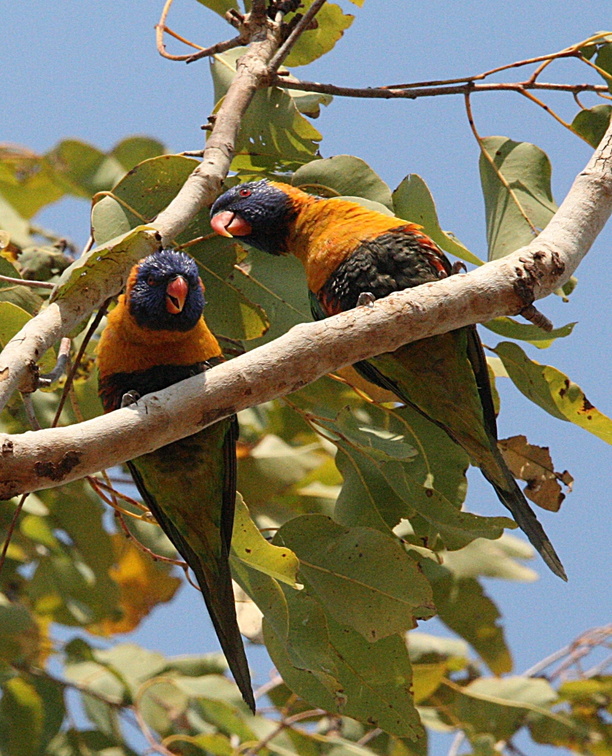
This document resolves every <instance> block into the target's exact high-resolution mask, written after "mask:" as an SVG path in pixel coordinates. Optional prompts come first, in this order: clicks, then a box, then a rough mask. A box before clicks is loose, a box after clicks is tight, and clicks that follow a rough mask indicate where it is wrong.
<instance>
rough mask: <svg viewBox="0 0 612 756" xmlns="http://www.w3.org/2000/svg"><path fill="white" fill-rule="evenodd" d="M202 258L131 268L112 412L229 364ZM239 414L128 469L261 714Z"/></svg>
mask: <svg viewBox="0 0 612 756" xmlns="http://www.w3.org/2000/svg"><path fill="white" fill-rule="evenodd" d="M204 304H205V299H204V287H203V285H202V281H201V280H200V277H199V275H198V269H197V265H196V263H195V261H194V260H193V259H192V258H191V257H189V256H188V255H186V254H185V253H183V252H177V251H175V250H171V249H164V250H160V251H158V252H155V253H153V254H152V255H149V256H148V257H145V258H144V259H143V260H141V261H140V262H139V263H138V264H137V265H135V266H134V268H133V269H132V271H131V273H130V276H129V278H128V281H127V285H126V290H125V294H124V295H122V296H120V297H119V301H118V303H117V306H116V307H115V308H114V309H113V310H112V311H111V312H110V313H109V315H108V323H107V325H106V328H105V329H104V331H103V333H102V336H101V338H100V344H99V346H98V368H99V388H98V391H99V394H100V398H101V399H102V403H103V405H104V410H105V411H106V412H110V411H111V410H114V409H117V408H119V407H121V406H123V405H124V404H125V399H124V397H133V394H136V395H138V396H142V395H143V394H148V393H151V392H153V391H160V390H161V389H164V388H166V387H168V386H170V385H172V384H173V383H176V382H177V381H181V380H184V379H185V378H189V377H190V376H193V375H197V374H198V373H201V372H203V371H205V370H207V369H208V368H210V367H212V366H214V365H216V364H217V363H219V362H221V361H222V360H223V355H222V353H221V349H220V347H219V344H218V342H217V340H216V338H215V337H214V336H213V334H212V333H211V332H210V330H209V329H208V326H207V325H206V322H205V321H204V318H203V317H202V311H203V309H204ZM237 436H238V425H237V421H236V417H235V416H234V417H231V418H228V419H225V420H221V421H219V422H218V423H215V424H214V425H211V426H209V427H208V428H204V430H202V431H200V432H198V433H196V434H194V435H193V436H188V437H187V438H184V439H181V440H179V441H175V442H174V443H172V444H168V445H167V446H164V447H162V448H160V449H157V450H156V451H154V452H151V453H149V454H144V455H143V456H141V457H137V458H136V459H133V460H131V461H130V462H128V463H127V465H128V467H129V470H130V472H131V474H132V477H133V479H134V483H135V484H136V487H137V488H138V490H139V492H140V495H141V496H142V498H143V501H144V502H145V504H146V505H147V506H148V507H149V509H150V510H151V512H152V513H153V515H154V517H155V519H156V520H157V522H158V523H159V525H160V526H161V528H162V530H163V531H164V533H165V534H166V535H167V536H168V538H169V539H170V540H171V541H172V543H173V544H174V546H175V547H176V549H177V551H178V552H179V553H180V554H181V556H182V557H183V559H184V560H185V561H186V562H187V564H188V565H189V567H191V569H192V570H193V572H194V574H195V576H196V580H197V582H198V585H199V586H200V589H201V590H202V594H203V596H204V600H205V602H206V606H207V607H208V611H209V612H210V616H211V619H212V622H213V625H214V628H215V630H216V632H217V636H218V638H219V641H220V643H221V647H222V649H223V652H224V653H225V656H226V658H227V661H228V664H229V667H230V670H231V671H232V674H233V675H234V678H235V680H236V683H237V684H238V687H239V688H240V692H241V693H242V697H243V698H244V700H245V701H246V703H247V704H248V706H249V707H250V708H251V710H252V711H253V712H254V711H255V700H254V698H253V691H252V688H251V679H250V675H249V668H248V664H247V659H246V655H245V652H244V646H243V643H242V638H241V636H240V631H239V629H238V624H237V621H236V608H235V604H234V593H233V590H232V579H231V574H230V567H229V552H230V543H231V538H232V527H233V522H234V506H235V499H236V439H237Z"/></svg>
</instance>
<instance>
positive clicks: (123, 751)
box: [45, 729, 138, 756]
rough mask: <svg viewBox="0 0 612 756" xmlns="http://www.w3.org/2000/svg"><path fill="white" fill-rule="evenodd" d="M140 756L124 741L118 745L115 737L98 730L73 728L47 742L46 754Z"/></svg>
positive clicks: (59, 755) (66, 755) (63, 755)
mask: <svg viewBox="0 0 612 756" xmlns="http://www.w3.org/2000/svg"><path fill="white" fill-rule="evenodd" d="M77 754H78V755H79V756H81V754H87V756H138V754H137V753H136V752H135V751H133V750H132V749H131V748H130V747H129V746H128V745H126V744H125V743H124V742H121V744H120V745H117V741H116V740H115V739H114V738H109V737H108V736H106V735H104V734H103V733H101V732H98V731H97V730H73V729H69V730H67V731H66V732H61V733H60V734H59V735H58V736H57V737H56V738H54V739H53V742H51V743H48V744H47V751H46V752H45V756H77Z"/></svg>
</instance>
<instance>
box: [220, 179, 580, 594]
mask: <svg viewBox="0 0 612 756" xmlns="http://www.w3.org/2000/svg"><path fill="white" fill-rule="evenodd" d="M211 225H212V227H213V229H214V230H215V231H216V233H218V234H220V235H222V236H228V237H230V236H231V237H237V238H238V239H239V240H240V241H241V242H244V243H246V244H249V245H251V246H253V247H257V248H258V249H261V250H263V251H264V252H269V253H270V254H273V255H284V254H289V253H291V254H293V255H295V256H296V257H298V258H299V259H300V260H301V261H302V263H303V264H304V268H305V271H306V279H307V283H308V289H309V295H310V302H311V309H312V314H313V317H314V318H315V319H317V320H318V319H322V318H325V317H328V316H330V315H334V314H336V313H339V312H343V311H345V310H349V309H351V308H353V307H356V306H357V305H360V304H363V303H366V302H368V301H372V300H373V299H379V298H381V297H386V296H387V295H389V294H391V293H392V292H394V291H401V290H403V289H407V288H411V287H413V286H418V285H419V284H423V283H427V282H429V281H437V280H439V279H440V278H445V277H446V276H449V275H451V273H452V272H453V269H452V266H451V264H450V262H449V261H448V259H447V258H446V257H445V255H444V253H443V252H442V250H441V249H440V248H439V247H438V246H437V244H435V242H434V241H432V239H430V238H429V237H428V236H426V235H425V234H424V233H423V231H422V227H421V226H418V225H416V224H414V223H407V222H406V221H404V220H401V219H399V218H394V217H391V216H388V215H385V214H383V213H379V212H377V211H375V210H370V209H366V208H365V207H363V206H361V205H359V204H357V203H356V202H350V201H348V200H341V199H325V198H322V197H314V196H312V195H310V194H306V193H305V192H303V191H301V190H300V189H297V188H296V187H293V186H290V185H288V184H283V183H280V182H276V181H267V180H265V179H264V180H261V181H253V182H249V183H244V184H239V185H238V186H235V187H233V188H232V189H229V190H228V191H227V192H225V193H224V194H222V195H221V196H220V197H219V198H218V199H217V200H216V202H215V203H214V204H213V206H212V208H211ZM355 367H356V368H357V370H358V371H359V372H360V373H361V374H362V375H363V376H364V377H365V378H367V379H368V380H369V381H371V382H373V383H375V384H377V385H378V386H382V387H383V388H385V389H388V390H390V391H392V392H393V393H394V394H395V395H396V396H397V397H398V399H399V400H400V401H401V402H403V403H405V404H407V405H410V406H411V407H413V408H414V409H416V410H417V411H418V412H420V413H421V414H422V415H424V416H425V417H427V418H428V419H429V420H431V421H432V422H434V423H435V424H436V425H438V426H439V427H440V428H442V429H443V430H444V431H445V432H446V433H447V434H448V435H449V436H450V438H451V439H452V440H453V441H454V442H455V443H457V444H458V445H459V446H461V447H463V449H464V450H465V451H466V452H467V454H468V455H469V457H470V459H471V461H472V463H473V464H474V465H476V466H477V467H479V468H480V470H481V471H482V473H483V475H484V476H485V478H486V479H487V480H488V481H489V483H491V485H492V486H493V488H494V489H495V492H496V493H497V496H498V497H499V499H500V501H501V502H502V504H504V506H506V507H507V508H508V509H509V510H510V512H511V513H512V516H513V518H514V519H515V521H516V523H517V524H518V526H519V527H520V528H521V529H522V530H523V532H524V533H525V534H526V535H527V537H528V538H529V540H530V541H531V543H532V544H533V545H534V546H535V548H536V549H537V551H538V552H539V553H540V554H541V556H542V558H543V559H544V561H545V562H546V564H547V565H548V566H549V567H550V569H551V570H552V571H553V572H554V573H555V575H558V576H559V577H561V578H563V579H564V580H567V577H566V574H565V570H564V569H563V565H562V564H561V561H560V560H559V557H558V556H557V554H556V552H555V549H554V547H553V545H552V543H551V542H550V540H549V539H548V537H547V535H546V533H545V532H544V529H543V528H542V526H541V525H540V523H539V521H538V519H537V517H536V515H535V513H534V512H533V510H532V509H531V507H530V506H529V504H528V503H527V501H526V499H525V496H524V495H523V493H522V491H521V489H520V488H519V487H518V485H517V483H516V481H515V479H514V477H513V476H512V473H511V472H510V470H509V469H508V467H507V465H506V463H505V462H504V460H503V458H502V455H501V453H500V451H499V448H498V445H497V424H496V418H495V411H494V407H493V399H492V395H491V385H490V382H489V375H488V371H487V364H486V360H485V356H484V352H483V348H482V344H481V342H480V339H479V337H478V334H477V332H476V328H475V327H474V326H466V327H464V328H459V329H456V330H454V331H451V332H449V333H445V334H441V335H440V336H433V337H430V338H427V339H422V340H420V341H416V342H413V343H411V344H406V345H404V346H402V347H400V348H399V349H397V350H395V351H394V352H389V353H386V354H381V355H379V356H378V357H372V358H371V359H368V360H364V361H362V362H359V363H357V364H356V365H355Z"/></svg>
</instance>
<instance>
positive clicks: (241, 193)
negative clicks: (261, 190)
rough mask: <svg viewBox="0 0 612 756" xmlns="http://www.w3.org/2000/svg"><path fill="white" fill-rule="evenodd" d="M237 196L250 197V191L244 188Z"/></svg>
mask: <svg viewBox="0 0 612 756" xmlns="http://www.w3.org/2000/svg"><path fill="white" fill-rule="evenodd" d="M238 194H239V195H240V196H241V197H250V196H251V190H250V189H247V188H246V187H243V188H242V189H241V190H240V191H239V192H238Z"/></svg>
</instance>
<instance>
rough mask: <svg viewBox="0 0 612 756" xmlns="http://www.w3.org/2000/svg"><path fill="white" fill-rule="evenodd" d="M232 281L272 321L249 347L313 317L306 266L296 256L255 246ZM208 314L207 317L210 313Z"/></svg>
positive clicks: (235, 270) (232, 277)
mask: <svg viewBox="0 0 612 756" xmlns="http://www.w3.org/2000/svg"><path fill="white" fill-rule="evenodd" d="M229 282H230V283H231V284H232V285H234V286H235V287H236V288H237V289H238V290H239V291H240V292H242V294H243V295H244V296H245V297H246V298H247V300H249V301H254V302H258V303H259V304H260V305H261V306H262V307H263V308H264V310H265V313H266V316H267V319H268V320H269V322H270V327H269V328H268V330H267V331H266V332H265V334H263V335H262V336H260V337H259V338H256V339H252V340H251V341H249V342H248V343H247V344H245V347H246V348H247V349H254V348H255V347H257V346H261V345H262V344H266V343H268V342H269V341H272V340H273V339H276V338H278V337H279V336H282V334H284V333H286V332H287V331H288V330H289V329H290V328H292V327H293V326H294V325H297V324H298V323H303V322H304V321H310V320H311V319H312V318H311V315H310V305H309V304H308V289H307V287H306V280H305V275H304V269H303V266H302V263H301V262H300V261H299V260H298V259H297V258H296V257H293V255H291V256H290V255H287V256H286V257H273V256H272V255H269V254H267V253H266V252H260V251H259V250H255V249H252V250H250V251H249V254H248V256H247V258H246V259H245V260H244V262H243V263H242V264H241V265H240V266H238V267H236V268H234V270H233V272H232V274H231V276H230V278H229ZM211 301H212V298H211ZM206 317H207V320H208V313H207V315H206Z"/></svg>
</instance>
